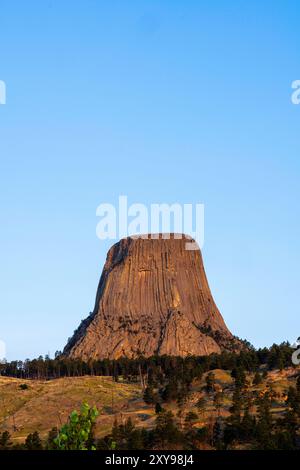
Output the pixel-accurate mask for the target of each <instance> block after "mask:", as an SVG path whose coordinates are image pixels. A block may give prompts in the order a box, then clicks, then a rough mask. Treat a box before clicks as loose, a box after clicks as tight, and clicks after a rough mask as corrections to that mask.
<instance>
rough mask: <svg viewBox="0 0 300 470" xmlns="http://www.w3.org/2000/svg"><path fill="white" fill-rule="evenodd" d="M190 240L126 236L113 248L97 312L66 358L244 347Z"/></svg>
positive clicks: (203, 352)
mask: <svg viewBox="0 0 300 470" xmlns="http://www.w3.org/2000/svg"><path fill="white" fill-rule="evenodd" d="M190 240H191V239H190V238H189V237H185V236H183V237H182V238H181V239H177V238H176V237H174V235H172V236H171V238H170V239H163V238H162V236H161V235H160V236H159V238H158V239H150V237H148V238H147V239H145V238H137V237H128V238H125V239H122V240H121V241H120V242H119V243H117V244H115V245H114V246H113V247H112V248H111V249H110V250H109V252H108V255H107V259H106V263H105V266H104V269H103V272H102V276H101V279H100V283H99V287H98V291H97V296H96V303H95V308H94V311H93V312H92V313H91V314H90V316H89V317H88V318H87V319H86V320H84V321H83V322H82V323H81V325H80V326H79V328H78V329H77V330H76V331H75V333H74V335H73V337H72V338H71V339H70V340H69V342H68V344H67V346H66V347H65V350H64V355H67V356H69V357H71V358H81V359H83V360H87V359H91V358H93V359H100V358H111V359H112V358H119V357H121V356H127V357H136V356H138V355H139V354H142V355H144V356H151V355H155V354H159V355H162V354H168V355H176V356H177V355H178V356H186V355H207V354H211V353H219V352H220V351H221V350H223V349H228V350H234V349H240V348H241V344H240V343H239V341H237V340H236V339H235V338H234V337H233V336H232V334H231V333H230V332H229V330H228V329H227V327H226V325H225V323H224V320H223V318H222V316H221V314H220V312H219V310H218V308H217V306H216V304H215V302H214V300H213V298H212V295H211V292H210V289H209V286H208V282H207V279H206V275H205V271H204V266H203V261H202V256H201V252H200V250H196V251H194V250H193V251H190V250H187V249H186V243H187V241H190Z"/></svg>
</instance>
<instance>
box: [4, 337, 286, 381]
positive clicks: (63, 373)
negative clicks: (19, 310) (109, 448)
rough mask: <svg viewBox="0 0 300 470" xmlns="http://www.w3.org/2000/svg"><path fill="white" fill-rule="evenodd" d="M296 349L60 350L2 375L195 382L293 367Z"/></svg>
mask: <svg viewBox="0 0 300 470" xmlns="http://www.w3.org/2000/svg"><path fill="white" fill-rule="evenodd" d="M293 351H294V350H293V349H292V347H291V346H290V344H289V343H282V344H280V345H273V346H272V347H270V348H263V349H258V350H255V349H254V348H252V347H250V348H249V349H248V350H244V351H241V352H240V353H239V354H236V353H230V352H223V353H221V354H212V355H210V356H201V357H196V356H188V357H185V358H182V357H171V356H153V357H150V358H144V357H139V358H137V359H129V358H126V357H124V358H120V359H118V360H109V359H104V360H89V361H82V360H80V359H69V358H67V357H63V356H62V355H61V353H60V352H57V353H56V355H55V358H54V359H51V358H50V357H49V356H45V357H42V356H40V357H39V358H37V359H33V360H29V359H27V360H25V361H11V362H4V363H1V364H0V375H2V376H7V377H16V378H24V379H43V380H49V379H56V378H60V377H79V376H84V375H97V376H112V377H114V379H115V380H116V381H117V380H118V379H119V377H120V376H122V378H123V380H127V381H129V382H130V381H141V382H142V385H145V384H146V383H147V384H148V383H150V384H151V381H154V382H155V381H157V380H158V381H159V380H160V375H162V374H163V375H164V376H165V377H174V375H176V376H177V375H181V376H184V377H186V379H187V380H189V381H191V380H193V378H195V377H199V376H201V375H202V373H204V372H207V371H209V370H212V369H226V370H232V369H234V368H238V367H241V368H242V369H244V370H246V371H249V372H252V371H254V370H255V369H256V368H257V367H259V366H261V365H265V366H266V367H267V368H268V369H269V370H271V369H283V368H286V367H289V366H292V362H291V356H292V353H293Z"/></svg>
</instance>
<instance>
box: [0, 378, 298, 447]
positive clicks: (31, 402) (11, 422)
mask: <svg viewBox="0 0 300 470" xmlns="http://www.w3.org/2000/svg"><path fill="white" fill-rule="evenodd" d="M213 373H214V377H215V385H214V387H215V391H214V393H207V392H205V384H206V375H207V374H204V375H203V377H202V378H201V380H195V381H194V382H193V383H192V386H191V389H190V392H189V394H188V397H187V399H186V400H185V402H184V403H183V404H180V405H179V404H178V403H177V402H176V401H172V402H170V403H167V404H164V405H163V406H164V408H166V409H169V410H171V411H172V412H173V413H174V415H175V416H176V419H177V421H178V424H179V425H182V423H184V417H185V416H186V415H187V413H188V412H190V411H193V412H196V414H197V416H198V418H197V419H196V420H194V423H193V426H203V425H204V424H207V423H209V421H210V420H211V419H212V418H215V417H216V416H218V415H219V416H224V417H226V416H228V415H229V409H230V406H231V403H232V393H233V388H234V384H233V379H232V377H231V375H230V372H228V371H225V370H220V369H216V370H214V371H213ZM295 380H296V379H295V370H294V369H285V370H283V371H271V372H269V373H268V375H267V377H265V378H264V379H263V381H262V383H261V384H259V385H256V386H255V385H253V374H248V375H247V382H248V384H249V385H248V392H247V393H249V394H250V395H251V394H253V396H255V395H257V393H258V394H264V393H265V392H266V391H270V390H271V392H272V394H273V397H274V399H273V403H272V414H273V415H274V417H278V416H280V414H281V412H282V411H283V410H284V409H285V401H286V392H287V390H288V388H289V386H291V385H295ZM23 384H26V385H27V387H28V388H26V389H22V388H24V387H22V385H23ZM216 392H220V393H221V394H222V400H221V404H220V405H219V407H218V406H217V405H216V403H215V401H214V397H215V395H216ZM142 395H143V394H142V390H141V386H140V384H128V383H122V382H121V381H120V382H117V383H116V382H114V381H113V380H112V378H111V377H97V376H96V377H91V376H84V377H74V378H60V379H55V380H49V381H42V380H24V379H15V378H8V377H0V432H3V431H6V430H7V431H9V433H10V434H11V435H12V437H13V440H14V441H15V442H21V441H23V440H24V439H25V438H26V436H27V435H28V434H29V433H31V432H33V431H39V433H40V435H41V437H42V438H45V437H46V435H47V433H48V431H49V430H50V429H51V428H52V427H54V426H57V427H61V425H62V424H64V423H65V422H66V420H67V417H68V415H69V414H70V412H71V411H73V410H74V409H79V408H80V405H81V403H82V402H83V401H87V402H88V403H89V404H90V405H96V406H97V408H98V409H99V411H100V415H99V417H98V419H97V426H96V435H97V436H98V437H101V436H104V435H105V434H108V433H109V432H110V430H111V427H112V424H113V421H114V419H115V418H117V419H118V421H119V422H122V421H124V420H125V419H126V418H128V417H129V416H130V417H131V418H132V419H133V422H134V423H135V424H136V425H137V426H138V427H139V426H145V427H147V428H150V427H152V426H153V425H154V422H155V412H154V407H153V405H146V404H145V403H144V401H143V397H142ZM200 399H202V402H203V403H202V406H201V407H199V400H200ZM197 405H198V406H197ZM253 412H254V413H255V406H254V410H253Z"/></svg>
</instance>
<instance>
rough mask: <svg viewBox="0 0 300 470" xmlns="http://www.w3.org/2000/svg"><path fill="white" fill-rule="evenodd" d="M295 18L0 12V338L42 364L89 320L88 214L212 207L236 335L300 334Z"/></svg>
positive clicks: (216, 264)
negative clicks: (134, 207)
mask: <svg viewBox="0 0 300 470" xmlns="http://www.w3.org/2000/svg"><path fill="white" fill-rule="evenodd" d="M299 16H300V6H299V2H298V1H297V0H294V1H283V0H282V1H264V2H261V1H251V2H250V1H227V2H224V1H214V2H211V1H203V2H199V1H192V0H189V1H185V2H184V1H179V0H160V1H155V0H154V1H151V2H150V1H142V0H139V1H134V0H131V1H126V0H121V1H114V0H112V1H109V2H108V1H100V0H98V1H96V0H85V1H83V0H78V1H74V0H73V1H68V0H64V1H61V2H58V1H44V2H41V1H37V0H36V1H33V0H28V1H26V2H24V1H21V0H19V1H16V0H10V1H2V2H1V7H0V80H4V81H5V82H6V85H7V104H6V105H5V106H0V191H1V198H0V211H1V231H0V339H2V340H4V341H5V342H6V345H7V357H8V358H9V359H15V358H20V359H24V358H26V357H34V356H37V355H39V354H43V355H44V354H47V353H48V352H50V353H51V354H53V353H54V352H55V350H57V349H62V348H63V346H64V344H65V343H66V340H67V338H68V336H71V334H72V332H73V330H74V329H75V328H76V327H77V326H78V323H79V322H80V320H81V319H82V318H84V317H85V316H86V315H87V314H88V313H89V311H90V310H92V309H93V305H94V299H95V293H96V287H97V284H98V279H99V276H100V274H101V271H102V267H103V262H104V260H105V256H106V251H107V249H108V247H109V243H107V242H100V241H99V240H98V239H97V237H96V224H97V222H98V219H97V218H96V208H97V206H98V205H99V204H100V203H101V202H112V203H115V202H116V201H117V198H118V196H119V194H126V195H128V198H129V202H130V203H133V202H142V203H145V204H150V203H151V202H154V203H155V202H167V203H172V202H180V203H196V202H200V203H204V204H205V223H206V227H205V246H204V249H203V255H204V260H205V266H206V271H207V275H208V278H209V282H210V286H211V289H212V292H213V295H214V297H215V299H216V302H217V304H218V306H219V308H220V310H221V312H222V314H223V316H224V318H225V320H226V322H227V324H228V326H229V327H230V329H231V330H232V331H233V332H234V333H235V334H237V335H239V336H241V337H245V338H247V339H249V340H250V341H251V342H252V343H253V344H254V345H255V346H264V345H271V344H272V343H273V342H281V341H283V340H286V339H288V340H290V341H293V340H295V339H296V338H297V337H298V336H299V334H300V319H299V285H300V270H299V266H300V250H299V238H300V233H299V232H300V217H299V199H300V198H299V196H300V139H299V135H300V132H299V130H300V129H299V128H300V106H295V105H293V104H292V103H291V99H290V97H291V93H292V90H291V82H292V81H293V80H296V79H300V60H299V58H300V48H299V47H300V46H299V45H300V29H299Z"/></svg>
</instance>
